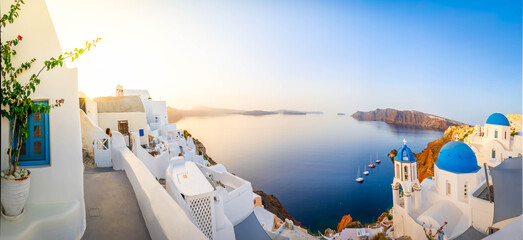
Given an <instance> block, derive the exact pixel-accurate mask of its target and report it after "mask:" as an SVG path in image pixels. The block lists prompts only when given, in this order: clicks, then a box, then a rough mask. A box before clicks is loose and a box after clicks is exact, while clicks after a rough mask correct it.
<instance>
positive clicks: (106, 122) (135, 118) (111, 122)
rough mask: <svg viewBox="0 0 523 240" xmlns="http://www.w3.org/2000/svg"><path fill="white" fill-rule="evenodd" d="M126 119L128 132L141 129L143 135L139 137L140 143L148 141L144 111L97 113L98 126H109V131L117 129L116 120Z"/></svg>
mask: <svg viewBox="0 0 523 240" xmlns="http://www.w3.org/2000/svg"><path fill="white" fill-rule="evenodd" d="M119 120H127V121H128V123H129V132H139V131H140V129H143V131H144V135H143V136H141V137H140V142H142V144H147V143H149V139H148V134H149V132H148V128H147V118H146V115H145V112H110V113H98V126H100V128H101V129H104V130H105V129H106V128H110V129H111V131H118V121H119Z"/></svg>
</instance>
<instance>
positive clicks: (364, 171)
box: [363, 166, 369, 175]
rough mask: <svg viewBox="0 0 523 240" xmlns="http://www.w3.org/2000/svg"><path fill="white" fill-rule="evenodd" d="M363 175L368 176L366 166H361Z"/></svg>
mask: <svg viewBox="0 0 523 240" xmlns="http://www.w3.org/2000/svg"><path fill="white" fill-rule="evenodd" d="M363 175H369V171H367V166H363Z"/></svg>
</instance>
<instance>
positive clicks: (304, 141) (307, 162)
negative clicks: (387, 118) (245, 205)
mask: <svg viewBox="0 0 523 240" xmlns="http://www.w3.org/2000/svg"><path fill="white" fill-rule="evenodd" d="M178 127H179V128H183V129H187V130H188V131H189V132H190V133H191V134H192V135H193V136H194V137H196V138H198V139H200V140H201V141H202V142H203V144H204V145H205V147H206V148H207V153H208V154H209V156H211V157H212V158H213V159H214V160H215V161H216V162H218V163H222V164H224V165H225V166H226V167H227V169H228V170H229V172H233V173H235V174H236V175H238V176H240V177H242V178H244V179H246V180H249V181H250V182H251V183H252V186H253V188H254V189H259V190H263V191H264V192H265V193H267V194H273V195H275V196H276V197H277V198H278V199H279V200H280V202H281V203H282V204H283V206H285V208H286V209H287V211H288V212H289V213H290V214H291V215H292V216H293V217H294V218H295V219H296V220H297V221H300V222H302V223H303V225H304V226H306V227H308V228H310V229H311V230H312V231H315V232H316V231H318V230H321V231H323V230H324V229H326V228H333V229H335V227H336V225H337V224H338V222H339V221H340V220H341V218H342V216H343V215H346V214H350V215H351V216H352V217H353V218H354V219H355V220H358V221H361V222H363V223H370V222H374V221H376V219H377V217H378V216H379V215H380V214H381V213H382V212H384V211H387V209H389V208H391V207H392V190H391V183H392V178H393V165H392V162H391V160H390V159H388V158H387V154H388V153H389V152H390V150H391V149H393V148H398V147H400V146H401V145H402V144H403V139H404V138H405V139H406V140H407V145H408V146H409V147H410V148H411V149H412V150H413V151H414V152H416V153H417V152H420V151H421V150H423V149H424V148H425V147H426V145H427V143H428V142H431V141H433V140H435V139H437V138H439V137H441V136H442V135H443V132H437V131H428V130H419V129H408V128H394V127H391V126H389V125H388V124H386V123H382V122H359V121H357V120H355V119H353V118H352V117H350V116H337V115H336V114H320V115H267V116H243V115H225V116H218V117H190V118H184V119H182V120H180V121H179V122H178ZM376 153H377V154H378V157H379V159H381V161H382V162H381V164H379V165H378V166H377V167H376V168H374V169H369V171H370V174H369V175H368V176H364V178H365V181H364V182H363V183H361V184H360V183H356V182H355V178H356V175H357V171H358V167H360V168H361V171H362V172H363V166H364V165H368V164H369V160H370V157H371V156H372V159H373V160H375V159H376Z"/></svg>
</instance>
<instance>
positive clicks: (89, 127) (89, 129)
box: [79, 109, 105, 160]
mask: <svg viewBox="0 0 523 240" xmlns="http://www.w3.org/2000/svg"><path fill="white" fill-rule="evenodd" d="M79 112H80V122H81V127H82V149H83V150H84V151H85V152H86V154H87V156H84V157H88V158H91V157H92V158H93V160H94V141H93V134H94V132H99V133H103V134H105V131H104V130H103V129H101V128H100V127H98V126H97V125H96V124H95V123H94V122H93V121H92V119H90V118H89V117H88V116H87V115H86V114H85V113H84V111H82V110H81V109H79ZM84 155H85V153H84Z"/></svg>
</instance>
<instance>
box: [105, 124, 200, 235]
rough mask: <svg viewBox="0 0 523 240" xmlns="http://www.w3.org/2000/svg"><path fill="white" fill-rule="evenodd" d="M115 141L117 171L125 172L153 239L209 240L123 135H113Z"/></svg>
mask: <svg viewBox="0 0 523 240" xmlns="http://www.w3.org/2000/svg"><path fill="white" fill-rule="evenodd" d="M112 141H113V148H112V151H111V153H112V158H113V167H114V169H116V170H120V169H123V170H125V173H126V174H127V178H128V179H129V181H130V182H131V185H132V186H133V189H134V193H135V194H136V199H137V200H138V205H139V206H140V210H141V212H142V215H143V218H144V220H145V224H146V226H147V229H148V230H149V235H151V238H152V239H202V240H204V239H207V238H206V237H205V235H203V233H202V232H201V231H200V230H199V229H198V227H196V226H195V225H194V223H193V222H192V221H191V220H190V218H189V217H188V216H187V215H186V213H185V211H184V210H183V209H182V208H181V207H180V206H179V205H178V204H177V203H176V202H175V201H174V200H173V198H172V197H171V196H169V194H168V193H167V191H165V189H164V188H163V187H162V186H161V185H160V184H159V183H158V181H156V179H155V177H154V176H153V175H152V174H151V172H150V171H149V170H148V168H147V167H146V166H145V164H144V163H143V162H142V161H140V159H138V158H137V157H136V156H135V155H134V154H133V153H132V152H131V151H130V150H129V149H128V148H127V147H126V146H125V140H124V138H123V136H122V134H120V133H118V132H113V137H112Z"/></svg>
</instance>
